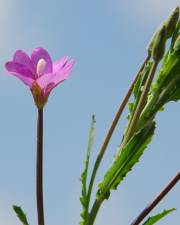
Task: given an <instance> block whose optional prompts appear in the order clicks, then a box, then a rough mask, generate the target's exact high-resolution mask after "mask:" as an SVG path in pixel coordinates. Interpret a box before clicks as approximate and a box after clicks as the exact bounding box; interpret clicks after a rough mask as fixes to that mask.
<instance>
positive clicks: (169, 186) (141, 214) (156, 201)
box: [131, 172, 180, 225]
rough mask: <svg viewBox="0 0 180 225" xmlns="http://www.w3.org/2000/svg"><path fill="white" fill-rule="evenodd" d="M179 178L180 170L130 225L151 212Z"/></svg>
mask: <svg viewBox="0 0 180 225" xmlns="http://www.w3.org/2000/svg"><path fill="white" fill-rule="evenodd" d="M179 180H180V172H178V173H177V175H176V176H175V177H174V178H173V179H172V180H171V181H170V183H169V184H168V185H167V186H166V187H165V188H164V189H163V190H162V191H161V193H160V194H159V195H158V196H157V197H156V198H155V199H154V200H153V201H152V202H151V203H150V204H149V205H148V206H147V207H146V208H145V209H144V210H143V211H142V212H141V213H140V214H139V216H138V217H137V218H136V219H135V220H134V221H133V222H132V223H131V225H138V224H140V223H141V222H142V220H143V219H144V218H145V217H146V216H147V215H148V214H149V213H150V212H151V210H152V209H153V208H154V207H155V206H156V205H157V204H158V203H159V202H160V201H161V200H162V199H163V198H164V197H165V196H166V195H167V194H168V192H169V191H170V190H171V189H172V188H173V187H174V186H175V185H176V184H177V182H178V181H179Z"/></svg>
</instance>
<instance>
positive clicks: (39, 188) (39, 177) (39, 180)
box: [36, 109, 44, 225]
mask: <svg viewBox="0 0 180 225" xmlns="http://www.w3.org/2000/svg"><path fill="white" fill-rule="evenodd" d="M36 200H37V214H38V225H44V208H43V109H38V123H37V158H36Z"/></svg>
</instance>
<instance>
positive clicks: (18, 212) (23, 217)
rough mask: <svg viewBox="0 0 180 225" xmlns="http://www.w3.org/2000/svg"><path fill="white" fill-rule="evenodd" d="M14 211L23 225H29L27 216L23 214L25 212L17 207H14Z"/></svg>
mask: <svg viewBox="0 0 180 225" xmlns="http://www.w3.org/2000/svg"><path fill="white" fill-rule="evenodd" d="M13 209H14V211H15V212H16V215H17V216H18V218H19V219H20V221H21V222H22V224H23V225H29V223H28V221H27V218H26V214H25V213H24V212H23V210H22V209H21V207H20V206H16V205H13Z"/></svg>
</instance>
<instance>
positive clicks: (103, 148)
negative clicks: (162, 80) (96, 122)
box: [87, 55, 150, 210]
mask: <svg viewBox="0 0 180 225" xmlns="http://www.w3.org/2000/svg"><path fill="white" fill-rule="evenodd" d="M149 59H150V56H149V55H148V56H147V57H146V58H145V60H144V62H143V64H142V65H141V68H140V69H139V71H138V73H137V74H136V76H135V78H134V80H133V81H132V83H131V85H130V87H129V89H128V92H127V94H126V95H125V97H124V99H123V101H122V103H121V105H120V107H119V109H118V111H117V113H116V115H115V117H114V119H113V121H112V124H111V126H110V128H109V131H108V133H107V135H106V137H105V140H104V142H103V144H102V146H101V149H100V151H99V154H98V156H97V159H96V161H95V164H94V168H93V172H92V175H91V178H90V183H89V188H88V194H87V202H88V205H87V210H88V209H89V203H90V198H91V192H92V188H93V184H94V180H95V177H96V173H97V170H98V168H99V166H100V163H101V160H102V158H103V155H104V153H105V151H106V148H107V146H108V144H109V141H110V139H111V137H112V134H113V132H114V130H115V128H116V125H117V123H118V121H119V119H120V117H121V114H122V112H123V110H124V108H125V106H126V104H127V102H128V100H129V98H130V96H131V94H132V91H133V88H134V85H135V83H136V81H137V79H138V78H139V74H140V72H141V71H142V70H143V69H144V66H145V65H146V63H147V62H148V61H149Z"/></svg>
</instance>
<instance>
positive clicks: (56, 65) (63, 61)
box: [53, 56, 68, 73]
mask: <svg viewBox="0 0 180 225" xmlns="http://www.w3.org/2000/svg"><path fill="white" fill-rule="evenodd" d="M67 61H68V56H64V57H62V58H60V59H59V60H58V61H56V62H55V63H53V72H54V73H56V72H57V71H58V70H61V69H62V67H63V66H65V64H66V63H67Z"/></svg>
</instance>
